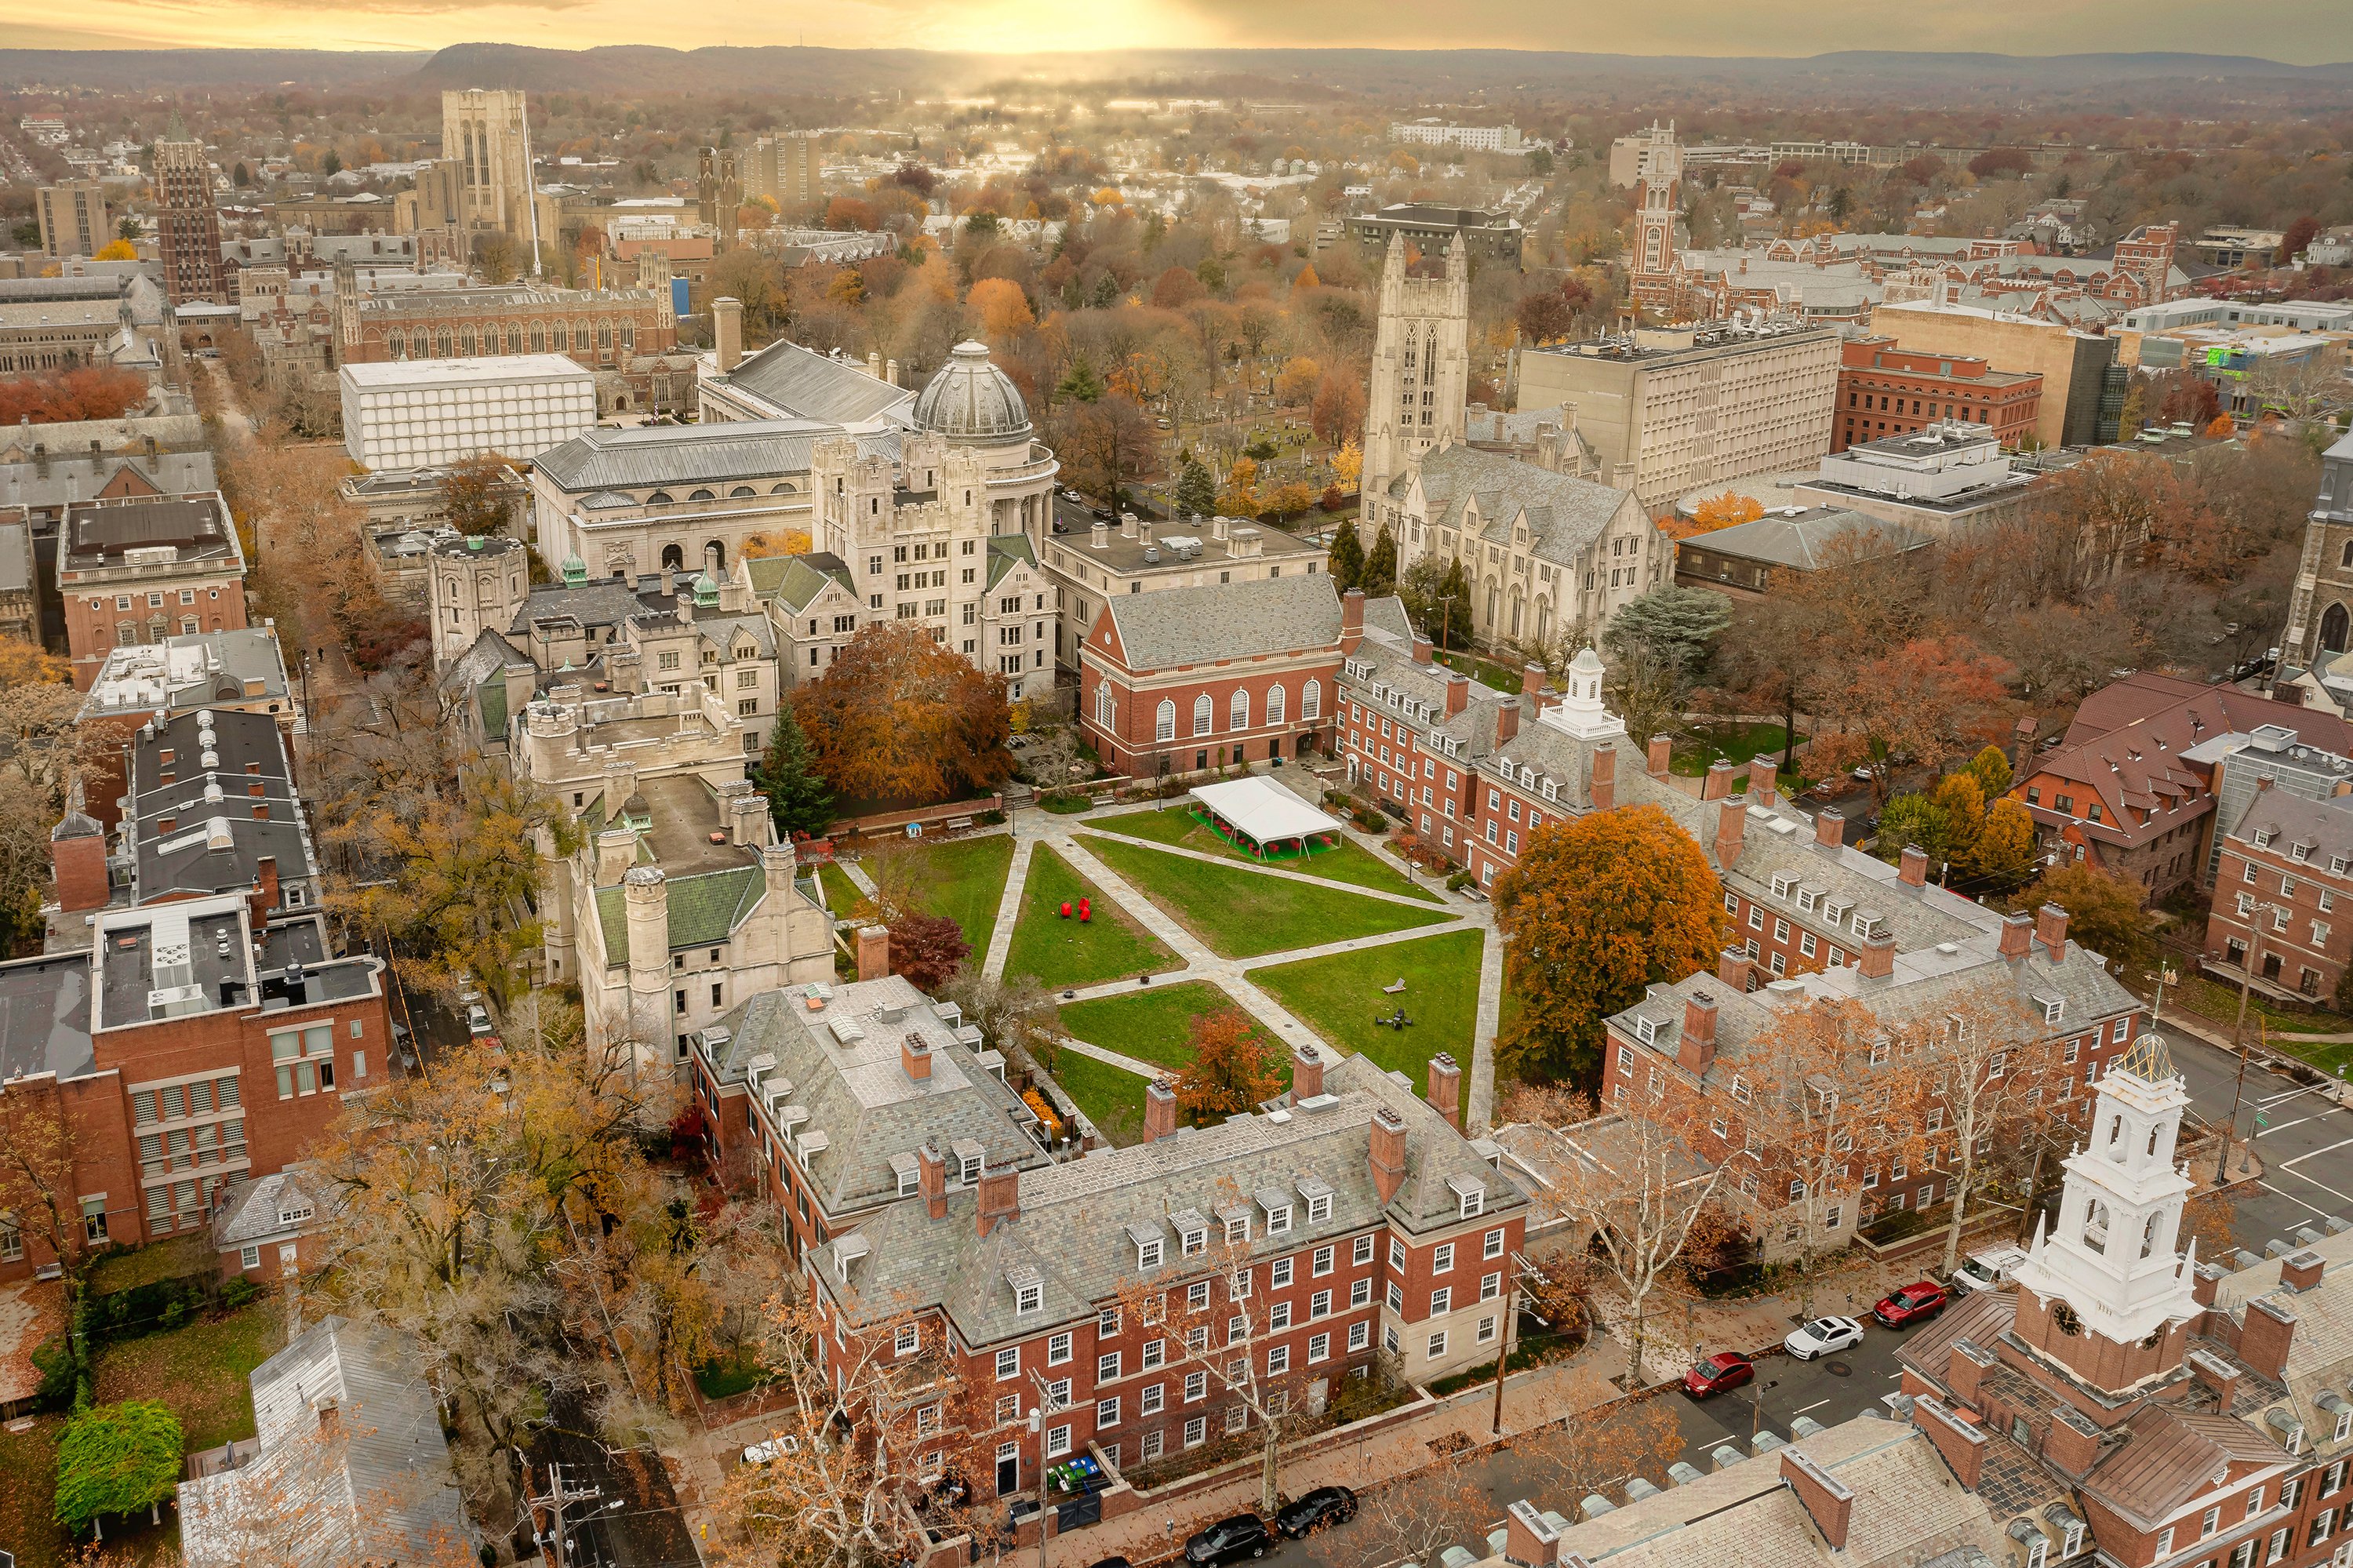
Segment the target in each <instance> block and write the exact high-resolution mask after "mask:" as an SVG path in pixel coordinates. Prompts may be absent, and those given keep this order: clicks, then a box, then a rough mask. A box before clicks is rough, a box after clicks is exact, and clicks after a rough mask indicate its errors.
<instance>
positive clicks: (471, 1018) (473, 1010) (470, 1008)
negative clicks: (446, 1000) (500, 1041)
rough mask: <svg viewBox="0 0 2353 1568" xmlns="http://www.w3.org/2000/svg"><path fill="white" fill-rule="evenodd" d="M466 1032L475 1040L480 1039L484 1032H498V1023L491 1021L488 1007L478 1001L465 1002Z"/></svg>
mask: <svg viewBox="0 0 2353 1568" xmlns="http://www.w3.org/2000/svg"><path fill="white" fill-rule="evenodd" d="M466 1033H469V1034H470V1035H472V1036H473V1037H474V1038H475V1039H477V1040H480V1038H481V1037H482V1036H483V1035H485V1034H495V1033H498V1025H497V1024H495V1023H492V1022H491V1011H490V1009H489V1008H486V1007H484V1006H483V1005H482V1004H481V1003H480V1002H479V1001H473V1002H468V1003H467V1004H466Z"/></svg>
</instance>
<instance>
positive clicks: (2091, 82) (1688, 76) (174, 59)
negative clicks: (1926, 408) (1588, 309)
mask: <svg viewBox="0 0 2353 1568" xmlns="http://www.w3.org/2000/svg"><path fill="white" fill-rule="evenodd" d="M1041 68H1043V69H1048V70H1050V71H1052V72H1053V73H1054V74H1055V75H1056V76H1059V77H1061V78H1064V79H1070V80H1073V81H1127V82H1134V83H1136V84H1138V85H1141V84H1144V83H1147V82H1148V83H1154V84H1157V85H1160V86H1162V87H1164V88H1166V89H1167V90H1180V89H1183V88H1186V87H1211V88H1215V89H1217V90H1220V91H1223V92H1228V93H1236V94H1243V95H1248V96H1253V97H1284V98H1293V99H1311V98H1325V97H1330V96H1334V95H1335V93H1355V94H1366V95H1370V96H1374V97H1382V98H1399V97H1404V98H1411V97H1416V96H1424V95H1427V96H1430V97H1445V96H1448V95H1451V94H1454V93H1460V92H1463V91H1467V90H1484V91H1487V92H1489V93H1514V94H1516V93H1525V94H1532V95H1549V94H1557V93H1562V92H1575V93H1578V94H1580V95H1588V96H1591V97H1595V98H1599V99H1601V100H1604V101H1613V102H1626V101H1634V100H1639V99H1640V98H1641V97H1642V96H1643V95H1645V94H1650V93H1657V92H1661V91H1675V90H1682V91H1689V90H1693V89H1694V88H1700V87H1706V86H1711V85H1713V86H1717V87H1721V88H1723V89H1725V90H1735V91H1749V92H1760V93H1775V94H1799V95H1805V94H1810V93H1814V92H1819V93H1820V95H1822V96H1823V97H1824V98H1831V97H1836V98H1843V99H1846V100H1850V101H1890V100H1904V99H1907V98H1910V99H1916V98H1917V97H1918V95H1920V94H1922V93H1928V94H1933V95H1934V97H1935V99H1936V101H1939V102H1942V103H1947V104H1951V103H1989V104H1992V103H2016V102H2021V101H2082V102H2093V101H2097V102H2100V103H2102V104H2105V105H2106V106H2110V107H2116V108H2123V107H2127V106H2128V103H2127V101H2124V100H2120V99H2119V97H2118V93H2119V90H2129V93H2130V100H2129V106H2138V105H2139V104H2141V103H2144V102H2145V101H2146V100H2147V95H2148V94H2149V93H2150V92H2151V91H2152V90H2158V89H2159V88H2162V89H2163V90H2164V91H2165V92H2166V94H2167V102H2168V106H2169V107H2171V108H2173V109H2174V110H2176V111H2183V112H2188V111H2194V110H2195V109H2197V108H2198V107H2200V106H2201V105H2207V106H2238V107H2248V106H2254V105H2263V106H2276V105H2292V104H2299V103H2305V102H2313V103H2319V104H2332V103H2341V102H2342V101H2343V100H2342V95H2343V94H2344V93H2346V92H2347V91H2348V90H2353V62H2348V63H2344V64H2337V65H2323V66H2294V65H2284V64H2282V63H2280V62H2279V61H2276V60H2267V59H2261V58H2254V57H2252V56H2240V55H2192V54H2159V53H2150V54H2075V55H2050V56H2021V55H1993V54H1915V53H1902V52H1894V51H1878V50H1847V51H1842V52H1840V53H1836V54H1827V55H1816V56H1813V57H1810V58H1797V59H1780V58H1709V57H1704V56H1641V55H1586V54H1569V53H1558V52H1546V51H1535V50H1520V49H1455V50H1427V49H1376V48H1314V49H1308V48H1298V49H1284V48H1266V49H1131V50H1119V51H1107V52H1103V53H1093V54H1070V55H1043V56H1041V55H1035V54H1029V55H963V54H943V53H935V52H932V51H927V50H921V49H832V48H786V47H764V48H699V49H672V48H660V47H659V46H655V45H649V44H629V45H616V46H610V47H607V48H592V49H579V50H571V49H545V48H526V47H523V46H521V45H514V44H457V45H452V46H450V47H449V48H444V49H441V50H439V51H438V52H436V53H433V54H431V55H429V56H428V55H424V54H359V53H351V54H339V53H332V52H327V51H311V50H300V49H133V50H76V49H0V86H23V85H26V84H29V83H44V84H50V85H60V86H61V85H69V84H74V85H86V86H90V87H96V88H101V89H109V88H111V89H133V88H146V89H151V90H152V89H157V88H161V89H164V90H172V89H190V88H208V87H231V86H242V87H266V86H272V85H276V84H279V83H292V84H298V85H301V86H307V87H315V88H325V89H336V88H350V87H384V88H389V89H392V90H434V89H438V88H443V87H522V88H526V89H530V90H534V91H619V92H637V93H655V94H666V93H685V92H695V91H722V92H733V93H754V94H774V95H776V96H779V97H790V96H797V95H803V94H818V95H827V96H840V95H856V94H863V93H871V92H881V91H890V90H912V91H934V90H945V89H955V88H962V89H970V88H973V87H976V86H978V85H980V84H983V83H986V82H989V81H994V80H1013V79H1035V77H1036V76H1037V74H1038V73H1039V70H1040V69H1041Z"/></svg>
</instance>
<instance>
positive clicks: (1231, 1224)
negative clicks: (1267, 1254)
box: [1226, 1214, 1250, 1246]
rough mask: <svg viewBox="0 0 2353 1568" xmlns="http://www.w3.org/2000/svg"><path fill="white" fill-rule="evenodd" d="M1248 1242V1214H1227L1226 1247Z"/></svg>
mask: <svg viewBox="0 0 2353 1568" xmlns="http://www.w3.org/2000/svg"><path fill="white" fill-rule="evenodd" d="M1249 1240H1250V1216H1249V1215H1248V1214H1229V1215H1228V1216H1226V1245H1228V1246H1240V1245H1242V1244H1244V1243H1245V1242H1248V1241H1249Z"/></svg>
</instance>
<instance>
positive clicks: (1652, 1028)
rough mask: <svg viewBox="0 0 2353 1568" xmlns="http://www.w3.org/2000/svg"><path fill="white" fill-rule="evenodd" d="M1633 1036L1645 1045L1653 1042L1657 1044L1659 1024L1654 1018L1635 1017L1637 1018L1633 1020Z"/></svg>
mask: <svg viewBox="0 0 2353 1568" xmlns="http://www.w3.org/2000/svg"><path fill="white" fill-rule="evenodd" d="M1634 1038H1635V1039H1637V1040H1640V1041H1641V1043H1642V1044H1645V1045H1654V1044H1658V1039H1659V1024H1658V1021H1657V1020H1656V1019H1652V1018H1637V1019H1635V1020H1634Z"/></svg>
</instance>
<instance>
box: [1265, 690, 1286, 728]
mask: <svg viewBox="0 0 2353 1568" xmlns="http://www.w3.org/2000/svg"><path fill="white" fill-rule="evenodd" d="M1282 709H1283V699H1282V687H1281V686H1269V687H1268V688H1267V689H1266V722H1267V725H1268V726H1269V727H1270V728H1271V727H1272V726H1275V725H1279V724H1281V723H1282Z"/></svg>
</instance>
